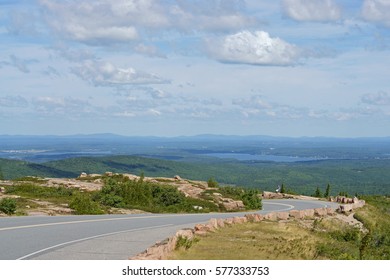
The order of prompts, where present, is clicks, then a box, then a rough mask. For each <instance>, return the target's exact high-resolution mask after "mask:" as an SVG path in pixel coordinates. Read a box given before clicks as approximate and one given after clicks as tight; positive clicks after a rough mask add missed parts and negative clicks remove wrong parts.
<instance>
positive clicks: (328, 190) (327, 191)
mask: <svg viewBox="0 0 390 280" xmlns="http://www.w3.org/2000/svg"><path fill="white" fill-rule="evenodd" d="M329 196H330V184H329V183H328V185H327V186H326V190H325V194H324V197H329Z"/></svg>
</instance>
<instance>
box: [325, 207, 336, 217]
mask: <svg viewBox="0 0 390 280" xmlns="http://www.w3.org/2000/svg"><path fill="white" fill-rule="evenodd" d="M335 211H336V210H335V209H334V208H330V207H329V208H326V214H327V215H329V216H332V215H334V214H335Z"/></svg>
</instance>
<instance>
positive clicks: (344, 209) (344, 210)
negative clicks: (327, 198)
mask: <svg viewBox="0 0 390 280" xmlns="http://www.w3.org/2000/svg"><path fill="white" fill-rule="evenodd" d="M352 210H353V206H352V205H351V204H344V205H340V207H339V211H340V212H341V213H348V212H351V211H352Z"/></svg>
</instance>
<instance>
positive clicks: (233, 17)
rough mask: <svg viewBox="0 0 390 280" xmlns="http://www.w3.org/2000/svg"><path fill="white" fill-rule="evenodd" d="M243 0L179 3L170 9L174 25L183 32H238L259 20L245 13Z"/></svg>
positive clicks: (197, 0) (202, 0)
mask: <svg viewBox="0 0 390 280" xmlns="http://www.w3.org/2000/svg"><path fill="white" fill-rule="evenodd" d="M244 10H245V3H244V2H243V1H241V0H229V1H227V0H214V1H210V0H196V1H177V4H176V5H173V6H172V7H171V8H170V16H171V18H172V22H173V25H174V26H175V28H177V29H178V30H183V31H187V32H188V31H196V30H203V31H217V32H220V31H222V32H227V31H236V30H240V29H243V28H247V27H249V26H255V25H256V24H257V23H258V20H257V19H256V18H255V17H252V16H248V15H247V14H245V13H244Z"/></svg>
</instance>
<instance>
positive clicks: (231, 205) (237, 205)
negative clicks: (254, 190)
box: [222, 198, 245, 211]
mask: <svg viewBox="0 0 390 280" xmlns="http://www.w3.org/2000/svg"><path fill="white" fill-rule="evenodd" d="M222 205H223V207H225V209H226V211H240V210H244V209H245V205H244V203H243V202H242V201H241V200H233V199H231V198H224V199H223V201H222Z"/></svg>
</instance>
